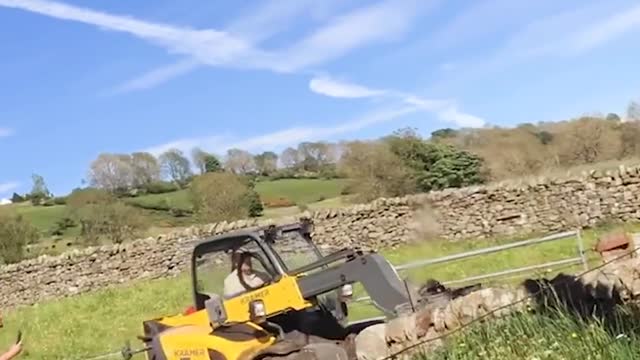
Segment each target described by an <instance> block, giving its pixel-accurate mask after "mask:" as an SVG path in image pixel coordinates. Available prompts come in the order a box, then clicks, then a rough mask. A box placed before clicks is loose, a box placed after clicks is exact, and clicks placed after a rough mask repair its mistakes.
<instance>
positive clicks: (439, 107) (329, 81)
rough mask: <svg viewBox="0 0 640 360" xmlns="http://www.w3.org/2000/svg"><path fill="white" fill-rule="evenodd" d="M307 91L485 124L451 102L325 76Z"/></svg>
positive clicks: (464, 123) (466, 123) (461, 123)
mask: <svg viewBox="0 0 640 360" xmlns="http://www.w3.org/2000/svg"><path fill="white" fill-rule="evenodd" d="M309 89H311V91H313V92H315V93H318V94H321V95H325V96H330V97H335V98H347V99H354V98H378V97H385V98H392V99H396V100H399V101H400V102H402V103H404V104H405V105H410V106H413V107H414V108H416V109H419V110H422V111H428V112H433V113H435V114H436V116H437V117H438V118H439V119H440V120H442V121H446V122H452V123H454V124H456V125H458V126H462V127H482V126H484V124H485V120H484V119H482V118H481V117H478V116H475V115H471V114H467V113H464V112H461V111H460V110H458V108H457V105H456V104H455V101H453V100H442V99H426V98H423V97H420V96H417V95H415V94H410V93H405V92H401V91H396V90H387V89H384V90H383V89H372V88H369V87H367V86H363V85H358V84H354V83H350V82H346V81H342V80H337V79H333V78H331V77H328V76H326V75H324V76H322V77H316V78H313V79H312V80H311V81H310V82H309Z"/></svg>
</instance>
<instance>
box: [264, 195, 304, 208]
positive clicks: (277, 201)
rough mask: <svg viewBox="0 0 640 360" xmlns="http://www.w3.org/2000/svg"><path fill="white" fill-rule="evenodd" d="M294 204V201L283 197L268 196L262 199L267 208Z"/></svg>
mask: <svg viewBox="0 0 640 360" xmlns="http://www.w3.org/2000/svg"><path fill="white" fill-rule="evenodd" d="M295 205H296V203H294V202H293V201H291V200H289V199H287V198H284V197H278V198H268V199H265V200H264V206H266V207H268V208H280V207H290V206H295Z"/></svg>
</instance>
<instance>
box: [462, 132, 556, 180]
mask: <svg viewBox="0 0 640 360" xmlns="http://www.w3.org/2000/svg"><path fill="white" fill-rule="evenodd" d="M541 133H542V131H540V130H539V129H538V128H536V127H533V126H532V127H517V128H515V129H501V128H495V129H483V130H480V131H478V133H477V134H478V136H479V139H480V140H479V141H476V142H475V143H474V144H473V145H472V146H469V151H470V152H471V153H474V154H477V155H479V156H480V157H481V158H482V159H484V165H485V168H486V169H488V170H489V173H490V177H491V179H492V180H503V179H506V178H513V177H520V176H525V175H530V174H537V173H539V172H541V171H543V170H545V169H547V168H548V167H551V166H552V165H553V164H554V159H553V156H552V152H550V148H549V147H547V146H546V145H545V144H544V143H543V141H547V139H544V138H543V140H541V139H540V136H541V135H540V134H541Z"/></svg>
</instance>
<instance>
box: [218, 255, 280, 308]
mask: <svg viewBox="0 0 640 360" xmlns="http://www.w3.org/2000/svg"><path fill="white" fill-rule="evenodd" d="M268 279H269V277H268V276H267V275H266V274H263V273H261V272H259V271H255V270H254V269H253V264H252V262H251V253H250V252H248V251H245V252H241V253H239V254H238V253H233V254H232V256H231V273H230V274H229V275H227V277H226V278H225V279H224V297H225V298H227V299H228V298H231V297H234V296H237V295H240V294H242V293H244V292H246V291H247V290H249V289H248V288H247V287H249V288H258V287H261V286H262V285H264V284H265V283H267V281H268Z"/></svg>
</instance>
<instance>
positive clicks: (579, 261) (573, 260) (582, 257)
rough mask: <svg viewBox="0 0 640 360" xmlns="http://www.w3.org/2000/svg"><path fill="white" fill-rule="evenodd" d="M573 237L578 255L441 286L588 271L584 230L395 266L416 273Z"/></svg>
mask: <svg viewBox="0 0 640 360" xmlns="http://www.w3.org/2000/svg"><path fill="white" fill-rule="evenodd" d="M572 238H573V239H575V241H576V255H575V256H572V257H568V258H561V259H558V260H554V261H549V262H544V263H539V264H533V265H528V266H522V267H516V268H508V269H504V270H500V271H496V272H492V273H486V274H480V275H473V276H468V277H464V278H461V279H453V280H448V281H442V282H441V283H442V284H443V285H454V284H464V283H469V282H473V281H481V280H488V279H500V278H505V277H508V276H512V275H518V276H521V275H526V274H530V273H531V272H533V271H535V270H540V269H545V270H553V269H558V268H565V267H568V266H574V265H582V268H583V270H588V269H589V263H588V259H587V256H586V251H585V247H584V240H583V238H582V233H581V231H580V230H575V231H565V232H561V233H557V234H552V235H548V236H544V237H540V238H534V239H527V240H522V241H516V242H510V243H507V244H503V245H497V246H491V247H486V248H482V249H477V250H471V251H466V252H461V253H456V254H452V255H447V256H442V257H438V258H432V259H422V260H416V261H412V262H409V263H406V264H401V265H396V266H394V268H395V269H396V271H398V272H399V273H403V272H406V271H408V270H413V269H417V268H424V267H428V266H432V265H438V264H445V263H451V262H454V261H459V260H464V259H469V258H475V257H479V256H483V255H488V254H495V253H499V252H504V251H508V250H513V249H518V248H525V247H530V246H535V245H540V244H545V243H550V242H556V241H566V240H568V239H572ZM354 301H355V302H356V303H370V302H371V298H370V297H368V296H363V297H359V298H357V299H355V300H354Z"/></svg>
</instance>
